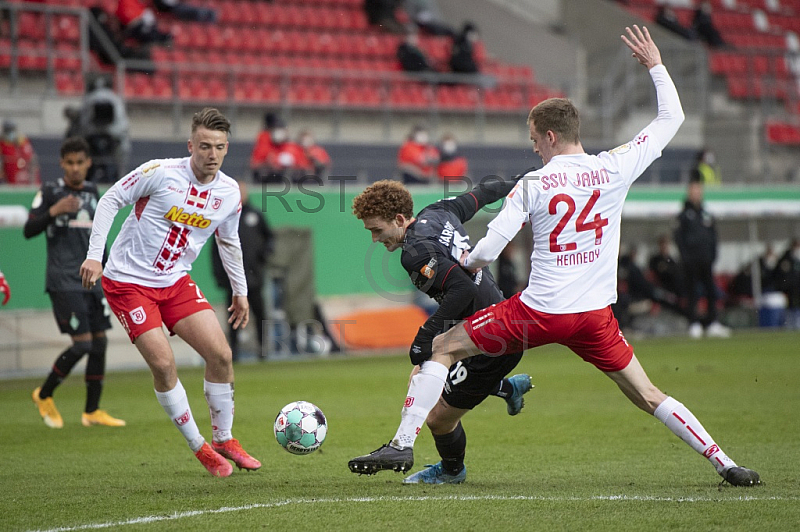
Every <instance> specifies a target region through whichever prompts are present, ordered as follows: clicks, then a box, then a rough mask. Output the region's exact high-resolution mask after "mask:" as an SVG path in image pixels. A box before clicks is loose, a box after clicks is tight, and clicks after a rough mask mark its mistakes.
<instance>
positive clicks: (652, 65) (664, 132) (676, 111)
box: [621, 25, 684, 149]
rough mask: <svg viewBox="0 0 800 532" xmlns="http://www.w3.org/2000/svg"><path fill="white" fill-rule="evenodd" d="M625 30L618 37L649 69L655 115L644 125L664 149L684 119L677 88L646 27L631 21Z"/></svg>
mask: <svg viewBox="0 0 800 532" xmlns="http://www.w3.org/2000/svg"><path fill="white" fill-rule="evenodd" d="M625 31H626V33H627V36H625V35H622V36H621V38H622V41H623V42H624V43H625V44H626V45H627V46H628V48H630V49H631V52H632V56H633V58H634V59H636V60H637V61H639V63H641V64H642V65H644V66H645V67H646V68H647V69H648V70H649V72H650V77H651V78H652V79H653V84H654V85H655V87H656V97H657V99H658V116H656V118H655V120H653V121H652V122H651V123H650V125H649V126H648V127H647V129H648V130H649V131H650V132H651V133H652V135H653V136H654V137H655V138H656V139H657V140H658V145H659V147H660V148H661V149H664V148H665V147H666V145H667V144H668V143H669V141H670V140H672V138H673V137H674V136H675V134H676V133H677V132H678V128H680V126H681V124H682V123H683V120H684V114H683V108H682V107H681V100H680V97H679V96H678V90H677V89H676V88H675V84H674V83H673V82H672V78H670V76H669V73H668V72H667V69H666V68H665V67H664V64H663V63H662V62H661V52H660V51H659V50H658V47H657V46H656V44H655V43H654V42H653V38H652V37H651V36H650V32H649V31H648V30H647V28H646V27H642V28H641V29H640V28H639V26H636V25H634V26H633V29H631V28H629V27H626V28H625Z"/></svg>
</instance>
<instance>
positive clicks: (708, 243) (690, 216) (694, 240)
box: [675, 201, 717, 263]
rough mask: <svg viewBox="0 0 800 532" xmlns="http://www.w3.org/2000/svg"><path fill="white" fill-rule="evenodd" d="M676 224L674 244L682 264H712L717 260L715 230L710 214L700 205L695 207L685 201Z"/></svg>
mask: <svg viewBox="0 0 800 532" xmlns="http://www.w3.org/2000/svg"><path fill="white" fill-rule="evenodd" d="M678 223H679V225H678V229H677V230H676V231H675V243H676V244H677V245H678V250H680V252H681V259H682V260H683V262H687V261H692V262H705V263H712V262H714V261H715V260H716V258H717V228H716V226H715V224H714V217H713V216H712V215H711V213H709V212H708V211H707V210H705V209H704V208H703V206H702V205H701V206H700V207H695V206H694V205H692V204H691V203H690V202H689V201H687V202H686V203H684V205H683V211H681V213H680V214H679V215H678Z"/></svg>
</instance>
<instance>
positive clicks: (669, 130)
mask: <svg viewBox="0 0 800 532" xmlns="http://www.w3.org/2000/svg"><path fill="white" fill-rule="evenodd" d="M650 77H651V78H653V84H654V85H655V86H656V97H657V98H658V116H656V118H655V119H654V120H653V121H652V122H650V125H649V126H647V127H648V129H650V131H651V132H652V133H653V135H655V137H656V139H657V140H658V143H659V145H660V148H661V149H662V150H663V149H664V148H666V147H667V144H669V141H670V140H672V137H674V136H675V134H676V133H677V132H678V128H680V127H681V124H682V123H683V120H684V114H683V108H682V107H681V99H680V97H679V96H678V90H677V89H676V88H675V84H674V83H673V82H672V78H670V77H669V73H668V72H667V68H666V67H665V66H664V65H656V66H654V67H653V68H651V69H650Z"/></svg>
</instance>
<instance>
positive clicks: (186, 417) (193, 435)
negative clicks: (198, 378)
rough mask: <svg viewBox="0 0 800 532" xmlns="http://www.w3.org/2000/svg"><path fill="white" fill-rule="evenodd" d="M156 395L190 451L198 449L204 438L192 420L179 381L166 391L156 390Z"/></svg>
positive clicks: (184, 393)
mask: <svg viewBox="0 0 800 532" xmlns="http://www.w3.org/2000/svg"><path fill="white" fill-rule="evenodd" d="M156 397H157V398H158V402H159V404H160V405H161V407H162V408H163V409H164V412H166V413H167V415H168V416H169V418H170V419H171V420H172V422H173V423H175V426H176V427H178V430H179V431H181V434H183V437H184V438H186V443H188V444H189V447H190V448H191V449H192V451H194V452H197V451H199V450H200V447H202V446H203V444H204V443H205V441H206V440H205V438H203V436H202V435H201V434H200V429H198V428H197V423H195V421H194V417H193V416H192V409H191V408H190V407H189V400H188V399H187V398H186V390H184V389H183V384H181V381H180V380H178V384H176V385H175V387H174V388H173V389H171V390H169V391H167V392H159V391H158V390H156Z"/></svg>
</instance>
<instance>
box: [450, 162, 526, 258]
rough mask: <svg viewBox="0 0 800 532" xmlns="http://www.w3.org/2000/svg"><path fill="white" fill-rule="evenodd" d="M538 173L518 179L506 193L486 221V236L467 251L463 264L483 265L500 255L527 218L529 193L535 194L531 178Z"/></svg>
mask: <svg viewBox="0 0 800 532" xmlns="http://www.w3.org/2000/svg"><path fill="white" fill-rule="evenodd" d="M538 179H539V176H536V175H533V174H530V175H526V176H525V177H524V178H522V179H520V180H519V181H518V182H517V184H516V185H515V186H514V188H513V189H512V190H511V192H509V194H508V196H506V199H505V203H503V209H502V210H501V211H500V214H498V215H497V217H496V218H495V219H494V220H492V221H491V222H489V228H488V231H487V233H486V236H485V237H483V238H482V239H481V240H480V241H479V242H478V243H477V244H476V245H475V247H474V248H473V249H472V251H470V253H469V256H468V257H467V261H466V263H465V264H464V266H465V267H467V268H470V269H475V268H482V267H484V266H486V265H487V264H490V263H491V262H493V261H494V260H495V259H496V258H497V257H499V256H500V252H501V251H503V248H505V247H506V245H507V244H508V243H509V242H510V241H511V240H512V239H513V238H514V236H515V235H516V234H517V233H518V232H519V230H520V229H522V226H523V225H525V223H526V222H527V221H528V216H529V215H528V212H529V207H528V205H531V204H532V198H531V197H530V196H531V195H532V194H536V187H534V186H533V181H535V180H538Z"/></svg>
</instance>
